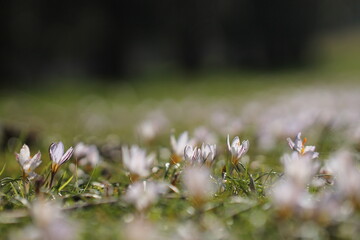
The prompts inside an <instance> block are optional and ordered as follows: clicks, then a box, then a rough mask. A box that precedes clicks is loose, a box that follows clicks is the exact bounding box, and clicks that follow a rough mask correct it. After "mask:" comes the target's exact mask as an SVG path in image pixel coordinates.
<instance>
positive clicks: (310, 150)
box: [286, 132, 319, 159]
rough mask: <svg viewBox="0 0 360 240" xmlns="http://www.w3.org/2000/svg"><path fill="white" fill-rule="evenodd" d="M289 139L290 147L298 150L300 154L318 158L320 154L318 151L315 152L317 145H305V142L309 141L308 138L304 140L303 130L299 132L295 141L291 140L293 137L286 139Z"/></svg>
mask: <svg viewBox="0 0 360 240" xmlns="http://www.w3.org/2000/svg"><path fill="white" fill-rule="evenodd" d="M286 140H287V141H288V144H289V147H290V148H291V149H292V150H293V151H295V152H298V153H299V154H300V155H308V156H310V157H311V158H312V159H314V158H317V157H318V156H319V153H318V152H315V146H305V143H306V142H307V138H304V140H302V139H301V132H299V133H298V134H297V135H296V137H295V139H294V141H293V140H291V138H287V139H286Z"/></svg>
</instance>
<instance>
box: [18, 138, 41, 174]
mask: <svg viewBox="0 0 360 240" xmlns="http://www.w3.org/2000/svg"><path fill="white" fill-rule="evenodd" d="M15 155H16V160H17V161H18V163H19V164H20V166H21V168H22V171H23V177H24V178H28V179H29V180H31V179H34V177H35V176H36V173H35V172H34V170H35V168H37V167H38V166H39V165H40V164H41V160H40V158H41V153H40V151H39V152H38V153H36V154H35V155H34V156H33V157H31V156H30V149H29V147H28V146H27V145H26V144H24V145H23V146H22V148H21V149H20V153H15Z"/></svg>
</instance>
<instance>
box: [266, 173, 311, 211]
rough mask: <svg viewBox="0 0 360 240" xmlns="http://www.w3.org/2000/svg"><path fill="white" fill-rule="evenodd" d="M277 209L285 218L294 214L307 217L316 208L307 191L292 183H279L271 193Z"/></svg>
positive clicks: (286, 181)
mask: <svg viewBox="0 0 360 240" xmlns="http://www.w3.org/2000/svg"><path fill="white" fill-rule="evenodd" d="M269 195H270V196H271V199H272V202H273V204H274V206H275V209H276V210H277V211H278V213H279V215H280V216H281V217H283V218H287V217H289V216H291V215H292V214H299V215H306V213H307V212H311V211H312V210H313V208H314V201H313V199H312V198H311V196H310V194H309V193H308V192H307V191H306V189H304V188H302V187H299V186H298V185H296V184H295V183H294V182H292V181H288V180H285V181H278V182H277V183H276V184H275V185H274V186H273V188H272V189H271V191H270V192H269Z"/></svg>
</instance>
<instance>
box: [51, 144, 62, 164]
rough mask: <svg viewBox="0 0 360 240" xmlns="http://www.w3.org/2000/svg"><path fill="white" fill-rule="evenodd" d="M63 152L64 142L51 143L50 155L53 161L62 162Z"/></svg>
mask: <svg viewBox="0 0 360 240" xmlns="http://www.w3.org/2000/svg"><path fill="white" fill-rule="evenodd" d="M63 154H64V144H63V143H62V142H58V143H52V144H51V145H50V157H51V160H52V161H53V162H55V163H57V164H60V161H61V158H62V156H63Z"/></svg>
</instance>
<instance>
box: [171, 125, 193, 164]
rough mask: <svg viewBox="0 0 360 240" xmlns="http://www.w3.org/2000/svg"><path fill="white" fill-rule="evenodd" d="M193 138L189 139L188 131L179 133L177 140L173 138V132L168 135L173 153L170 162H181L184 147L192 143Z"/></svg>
mask: <svg viewBox="0 0 360 240" xmlns="http://www.w3.org/2000/svg"><path fill="white" fill-rule="evenodd" d="M193 142H194V140H190V139H189V134H188V132H183V133H182V134H180V136H179V138H178V140H176V139H175V136H174V134H171V136H170V143H171V147H172V151H173V154H172V156H171V161H172V163H179V162H181V160H182V158H183V156H184V149H185V147H186V145H190V146H192V145H193Z"/></svg>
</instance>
